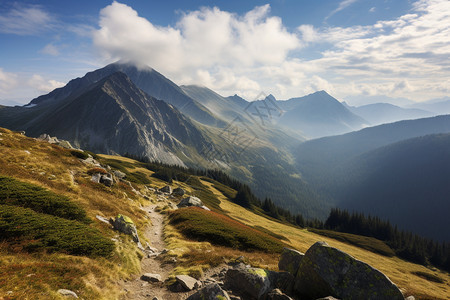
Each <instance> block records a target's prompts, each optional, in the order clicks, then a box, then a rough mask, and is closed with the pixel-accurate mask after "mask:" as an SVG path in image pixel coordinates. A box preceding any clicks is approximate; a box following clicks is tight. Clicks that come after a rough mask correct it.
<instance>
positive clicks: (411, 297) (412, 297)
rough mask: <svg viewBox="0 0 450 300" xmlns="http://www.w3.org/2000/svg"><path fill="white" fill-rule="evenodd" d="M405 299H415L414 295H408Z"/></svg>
mask: <svg viewBox="0 0 450 300" xmlns="http://www.w3.org/2000/svg"><path fill="white" fill-rule="evenodd" d="M405 300H416V298H415V297H414V296H408V297H406V298H405Z"/></svg>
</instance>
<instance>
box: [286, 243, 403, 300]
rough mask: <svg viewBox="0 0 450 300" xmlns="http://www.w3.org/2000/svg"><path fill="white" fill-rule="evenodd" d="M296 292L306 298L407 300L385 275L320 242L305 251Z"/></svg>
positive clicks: (296, 283)
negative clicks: (333, 297) (330, 296)
mask: <svg viewBox="0 0 450 300" xmlns="http://www.w3.org/2000/svg"><path fill="white" fill-rule="evenodd" d="M294 291H295V293H296V295H297V296H299V297H300V298H302V297H303V298H306V299H317V298H320V297H327V296H329V295H333V296H336V297H339V298H342V299H374V300H375V299H377V300H383V299H386V300H387V299H390V300H396V299H399V300H403V299H404V298H403V295H402V293H401V292H400V290H399V289H398V287H397V286H396V285H395V284H394V283H392V281H390V280H389V278H387V277H386V275H384V274H383V273H381V272H380V271H378V270H376V269H374V268H372V267H371V266H369V265H368V264H366V263H364V262H362V261H359V260H356V259H355V258H353V257H351V256H350V255H348V254H347V253H344V252H342V251H340V250H338V249H336V248H333V247H330V246H329V245H328V244H327V243H325V242H317V243H315V244H314V245H313V246H311V248H309V249H308V251H306V253H305V256H304V257H303V258H302V260H301V262H300V266H299V269H298V271H297V275H296V278H295V284H294Z"/></svg>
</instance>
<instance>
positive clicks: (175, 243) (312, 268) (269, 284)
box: [0, 129, 450, 300]
mask: <svg viewBox="0 0 450 300" xmlns="http://www.w3.org/2000/svg"><path fill="white" fill-rule="evenodd" d="M0 154H1V155H0V176H7V177H9V178H13V179H14V180H15V181H19V182H23V184H16V185H15V189H16V192H18V193H19V194H20V193H23V192H25V191H26V192H27V193H28V195H30V192H33V191H34V192H36V191H42V190H44V194H43V195H53V196H51V197H52V199H53V200H52V201H59V200H58V199H61V197H62V196H64V197H67V198H64V199H65V200H64V202H63V203H64V204H63V205H66V204H67V203H68V202H69V203H74V204H76V207H78V208H79V209H81V211H84V212H85V218H87V219H88V221H89V222H85V223H84V224H87V225H83V226H87V227H88V228H91V229H95V230H96V231H97V232H100V233H101V235H102V236H103V237H105V238H106V239H105V241H103V242H105V243H108V241H109V242H112V243H113V245H114V249H112V253H111V256H107V257H102V256H88V255H85V254H80V253H78V254H75V255H74V254H68V253H66V252H64V251H60V250H58V249H56V248H54V245H55V244H51V243H50V244H47V245H48V246H46V244H43V243H36V242H37V240H35V239H28V237H29V235H28V234H29V233H33V231H32V230H34V229H33V226H34V225H39V224H38V223H28V225H27V227H26V228H23V227H22V228H21V230H29V231H25V232H27V233H28V234H27V235H23V236H22V239H21V240H20V243H18V240H17V239H14V238H10V237H9V236H7V235H5V233H6V232H10V231H6V230H2V231H0V239H1V243H2V247H1V248H0V261H1V262H2V263H1V264H0V283H1V284H0V297H4V298H21V299H25V298H33V299H48V298H52V299H65V297H66V296H63V295H77V296H78V297H80V298H85V299H147V298H149V297H150V298H152V297H158V298H160V299H169V300H171V299H187V298H188V297H192V298H190V299H197V298H195V297H199V296H201V295H202V294H204V293H208V295H210V293H211V292H212V291H219V292H221V291H222V292H226V294H229V295H232V296H234V297H237V296H238V297H241V299H253V297H255V295H256V297H259V296H263V295H267V296H268V297H279V296H280V295H281V296H283V295H282V294H285V295H286V294H289V295H290V296H291V297H293V298H294V299H297V298H298V297H300V295H302V299H304V296H305V295H307V299H316V298H317V297H322V296H325V294H326V295H334V296H335V297H341V298H345V297H346V295H349V294H348V293H350V295H357V294H356V293H367V292H369V293H372V292H371V291H374V292H377V293H381V292H382V291H385V290H386V291H391V292H393V293H395V295H396V297H398V299H402V298H403V297H404V296H409V295H415V296H418V297H420V298H421V297H432V298H435V299H445V298H446V295H448V282H450V277H449V275H448V274H447V273H444V272H440V271H438V270H430V269H428V268H426V267H424V266H419V265H415V264H411V263H407V262H405V261H402V260H400V259H398V258H396V257H388V256H383V255H380V254H377V253H373V252H370V251H367V250H365V249H363V248H361V247H357V246H353V245H349V244H346V243H343V242H340V241H337V240H334V239H332V238H328V237H324V236H320V235H317V234H315V233H313V232H309V231H308V230H307V229H301V228H296V227H293V226H292V225H287V224H284V223H283V222H280V221H277V220H274V219H272V218H270V217H268V216H265V215H263V214H261V212H256V213H255V212H254V211H251V210H248V209H245V208H243V207H241V206H239V205H237V204H235V203H234V202H233V197H234V196H233V195H235V194H236V191H235V190H233V189H232V188H230V187H227V186H225V185H223V184H221V183H220V182H217V181H215V180H213V179H211V178H208V177H206V176H196V175H191V176H190V177H189V180H188V181H185V182H182V181H176V180H174V181H173V182H172V183H170V184H169V183H168V182H165V181H163V180H161V179H159V178H158V177H156V176H155V174H156V173H158V172H160V170H161V169H158V168H162V167H163V166H162V165H156V164H153V165H152V164H145V163H141V162H138V161H134V160H132V159H128V158H123V157H118V156H107V155H104V156H97V155H94V154H92V155H93V157H89V156H88V153H86V152H82V151H74V150H70V149H63V148H61V147H59V146H55V145H52V144H49V143H47V142H45V141H39V140H35V139H32V138H28V137H26V136H24V135H22V134H20V133H14V132H11V131H9V130H6V129H0ZM98 174H100V175H101V176H106V177H109V176H110V178H111V179H112V180H111V181H109V183H108V184H106V182H103V183H102V182H99V181H97V177H98V176H97V175H98ZM30 185H31V186H33V187H34V188H33V189H24V187H28V186H30ZM167 185H170V186H171V187H172V188H178V191H177V193H175V190H172V189H170V188H167ZM35 186H36V187H40V188H41V189H42V190H39V189H36V187H35ZM180 188H181V189H182V190H183V191H184V193H185V194H186V195H189V196H195V197H198V198H199V199H201V202H202V203H203V204H204V205H205V206H206V207H208V208H210V209H211V210H210V211H209V210H206V209H201V208H198V207H185V208H177V204H178V203H180V200H181V199H182V198H183V196H180V194H179V192H180V191H179V190H180ZM39 193H41V192H39ZM0 196H3V194H2V195H0ZM0 199H1V200H0V201H2V203H1V204H0V206H1V208H2V210H1V213H0V226H2V229H5V228H7V229H8V230H16V229H15V228H16V227H15V226H12V227H11V226H9V225H11V224H12V225H14V224H15V223H14V222H17V221H18V220H19V219H17V218H16V219H10V218H9V217H7V216H9V215H11V213H12V212H14V213H15V214H16V215H17V214H18V215H20V216H21V218H22V219H26V218H30V217H33V216H34V215H35V214H44V213H43V212H40V213H38V212H36V211H34V210H37V209H40V208H42V204H43V203H45V202H42V201H40V200H39V199H42V200H43V198H35V199H36V200H35V201H34V202H33V203H31V204H33V206H28V208H24V207H23V206H24V205H28V204H30V203H28V202H25V203H17V202H15V203H13V202H11V201H10V200H8V199H7V198H5V197H0ZM5 199H7V200H6V202H5ZM52 203H53V202H52ZM54 203H59V202H54ZM30 207H31V208H30ZM32 211H33V212H32ZM4 212H7V214H5V213H4ZM47 212H48V211H47ZM46 214H47V213H46ZM5 216H6V217H5ZM48 218H50V217H49V216H47V217H46V218H45V219H46V220H47V219H48ZM51 218H57V220H58V222H76V221H61V220H60V219H62V218H61V217H57V216H52V217H51ZM109 218H111V220H114V222H112V223H110V222H109V221H108V219H109ZM118 219H122V220H125V223H123V225H124V227H123V229H125V228H129V229H131V231H130V232H131V233H133V234H136V235H137V237H138V239H140V242H141V244H142V248H141V247H140V246H139V245H138V244H136V242H135V240H136V239H134V236H133V237H132V236H131V235H129V234H127V233H123V232H121V231H119V230H122V229H120V228H119V227H113V226H112V225H111V224H116V222H117V220H118ZM30 224H32V225H33V226H30ZM5 226H6V227H5ZM8 226H9V227H8ZM46 228H47V229H46V230H41V231H40V238H46V241H50V240H51V236H48V234H53V233H52V231H51V230H50V231H49V230H48V229H51V226H50V227H49V226H47V227H46ZM67 228H70V227H67ZM67 228H66V227H65V228H64V230H66V229H67ZM133 228H134V229H133ZM61 229H62V228H61ZM136 229H137V230H136ZM124 231H125V232H127V230H124ZM130 232H129V233H130ZM74 236H76V237H78V240H77V241H76V243H74V244H75V245H80V244H82V245H84V244H83V243H81V242H82V241H83V238H87V237H83V236H81V235H80V236H78V235H74ZM237 237H241V239H237ZM133 239H134V240H133ZM63 240H64V241H70V239H66V238H64V239H63ZM319 240H321V241H326V243H327V244H328V245H329V246H328V245H327V244H325V243H316V242H317V241H319ZM71 243H72V242H71ZM230 245H234V247H230ZM284 245H286V246H288V247H290V248H293V249H297V250H298V251H301V252H304V253H305V252H306V253H305V255H303V254H301V253H299V252H298V251H293V250H286V251H284V252H283V253H282V249H283V246H284ZM42 247H44V248H42ZM45 247H47V248H45ZM52 247H53V248H52ZM51 249H53V250H51ZM76 249H82V248H76ZM100 249H102V248H100ZM342 251H345V252H342ZM347 253H348V254H350V255H351V256H350V255H348V254H347ZM353 257H354V258H355V259H354V258H353ZM298 258H300V259H298ZM367 264H369V265H370V266H372V267H375V268H376V269H377V270H375V269H372V268H371V267H370V266H369V265H367ZM330 269H333V270H334V272H331V273H329V272H325V273H324V272H323V270H330ZM342 270H346V271H347V272H344V273H345V274H344V273H342V277H339V278H341V279H342V280H337V281H336V280H335V279H333V278H335V276H330V274H341V273H340V272H342ZM368 270H369V271H370V272H369V271H368ZM279 271H282V272H279ZM283 271H284V272H283ZM379 271H381V272H383V273H384V274H385V275H386V276H388V277H389V278H390V280H392V281H393V282H394V283H395V284H396V285H397V286H398V288H399V289H400V290H399V289H396V287H395V285H393V284H392V282H391V281H390V280H389V279H388V278H387V277H385V276H384V275H383V274H382V273H380V272H379ZM150 272H152V273H153V274H148V273H150ZM155 272H158V274H155ZM366 272H368V273H366ZM186 275H187V276H186ZM366 275H367V276H366ZM352 276H353V277H352ZM354 276H356V277H357V279H358V283H356V284H355V283H353V284H352V285H345V284H342V282H346V281H348V280H351V281H352V282H353V281H354ZM371 276H372V277H374V278H377V279H376V280H375V281H371V280H370V278H371ZM380 276H381V277H380ZM424 276H428V277H427V278H433V279H436V278H437V279H439V280H441V283H437V282H432V281H429V280H427V279H425V278H424ZM292 278H295V281H292V280H291V279H292ZM311 278H315V279H317V284H319V283H320V286H317V285H315V284H312V283H313V281H311ZM363 278H364V279H363ZM380 278H381V279H383V280H380ZM305 279H307V280H305ZM255 282H259V283H261V284H260V285H257V284H254V283H255ZM289 282H295V285H294V287H292V289H291V287H289V284H288V283H289ZM314 282H315V281H314ZM381 282H383V286H384V287H382V284H381ZM367 286H371V289H368V288H367ZM203 287H205V289H202V288H203ZM242 287H245V288H242ZM349 287H350V288H351V289H350V288H349ZM276 288H278V290H276ZM210 289H212V291H210ZM244 291H245V293H247V294H242V293H244ZM400 291H401V292H402V293H403V295H402V293H401V292H400ZM424 291H425V292H424ZM199 294H200V295H199ZM223 294H224V295H223V297H225V299H227V298H226V294H225V293H223ZM277 295H278V296H277ZM361 295H363V294H361ZM283 297H286V296H283ZM390 297H391V298H388V299H392V297H393V296H392V295H391V296H390ZM369 298H370V297H369ZM269 299H277V298H269ZM377 299H379V298H377Z"/></svg>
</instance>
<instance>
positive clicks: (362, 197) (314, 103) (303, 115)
mask: <svg viewBox="0 0 450 300" xmlns="http://www.w3.org/2000/svg"><path fill="white" fill-rule="evenodd" d="M446 101H447V100H446V99H443V101H438V102H436V103H429V104H430V105H431V104H433V105H436V107H441V108H442V107H444V106H445V105H446V104H445V102H446ZM434 114H436V112H435V111H434V110H431V109H430V110H428V109H426V108H424V109H418V108H414V109H413V108H402V107H398V106H394V105H390V104H385V103H376V104H371V105H365V106H359V107H351V106H348V105H346V104H345V103H341V102H339V101H338V100H337V99H335V98H333V97H332V96H330V95H329V94H328V93H326V92H325V91H318V92H316V93H313V94H310V95H307V96H304V97H298V98H291V99H288V100H277V99H275V97H274V96H273V95H269V96H267V97H266V98H265V99H261V100H258V101H254V102H249V101H247V100H245V99H243V98H241V97H240V96H238V95H234V96H230V97H223V96H221V95H219V94H217V93H216V92H214V91H212V90H211V89H208V88H206V87H200V86H192V85H191V86H177V85H176V84H175V83H173V82H172V81H170V80H169V79H168V78H166V77H164V76H163V75H162V74H160V73H158V72H157V71H156V70H153V69H152V68H150V67H147V66H137V65H135V64H132V63H124V62H118V63H114V64H110V65H108V66H106V67H104V68H101V69H99V70H95V71H93V72H89V73H87V74H86V75H85V76H84V77H81V78H76V79H73V80H71V81H70V82H69V83H68V84H67V85H66V86H64V87H62V88H58V89H55V90H54V91H52V92H50V93H48V94H46V95H42V96H40V97H38V98H36V99H33V100H32V101H31V102H30V103H29V104H28V105H25V106H21V107H20V106H15V107H8V106H0V126H2V127H6V128H9V129H13V130H24V131H26V132H27V135H29V136H32V137H38V136H39V135H40V134H42V133H48V134H50V135H52V136H57V137H58V138H61V139H65V140H68V141H70V142H71V143H72V144H73V145H75V146H76V147H81V148H84V149H87V150H92V151H94V152H101V153H109V154H120V155H125V154H129V155H133V156H136V157H145V158H147V159H150V160H156V161H161V162H164V163H168V164H178V165H186V166H189V167H197V168H203V169H215V168H218V169H221V170H224V171H226V172H227V173H228V174H230V175H231V176H233V177H235V178H237V179H239V180H241V181H243V182H245V183H247V184H248V185H250V186H251V187H252V189H253V190H254V193H255V194H256V195H257V196H258V197H260V198H262V199H264V198H265V197H270V198H271V199H272V200H273V202H274V203H276V204H277V205H279V206H282V207H284V208H285V209H287V210H289V211H291V212H292V213H302V214H303V215H304V216H305V217H309V218H312V217H318V218H321V219H324V218H325V217H326V216H327V214H328V212H329V210H330V208H331V207H332V206H340V207H345V208H348V209H350V210H351V209H359V210H361V211H364V212H368V213H376V214H378V215H379V216H380V217H386V218H390V219H392V221H395V222H399V225H400V226H403V227H404V228H409V229H412V230H415V231H416V232H421V233H423V234H427V235H429V236H433V237H436V238H443V239H446V238H447V237H445V236H441V235H433V234H432V233H431V229H430V228H429V227H427V226H426V225H424V224H423V222H424V219H423V218H422V219H421V218H419V217H417V211H418V209H419V207H420V205H425V204H424V203H426V201H429V197H431V196H432V197H434V198H433V199H435V200H436V202H433V203H434V204H433V205H434V206H433V207H438V206H439V205H441V207H446V206H445V205H444V204H442V203H441V202H442V201H443V200H442V199H443V198H441V196H442V195H443V194H445V193H446V192H447V190H446V189H445V188H444V187H443V186H442V185H443V184H444V183H443V181H442V180H443V179H442V178H441V177H439V176H441V175H440V174H447V173H445V172H446V170H447V169H446V166H447V163H448V161H449V160H450V156H447V155H446V153H447V152H446V151H447V150H446V148H445V147H447V145H448V144H447V140H448V136H440V135H438V134H446V133H450V115H446V116H437V117H431V118H422V119H417V118H420V117H428V116H431V115H434ZM400 119H402V120H404V119H414V120H407V121H399V122H395V123H388V124H383V125H378V126H374V127H368V126H372V125H373V124H381V123H386V122H391V121H397V120H400ZM339 134H340V135H339ZM427 135H433V136H432V137H428V138H423V139H422V138H421V137H422V136H427ZM312 138H316V139H312ZM311 139H312V140H311ZM408 139H414V140H411V141H409V142H406V140H408ZM404 141H405V143H404V144H403V142H404ZM396 143H399V144H396ZM408 147H411V151H410V150H409V149H408ZM433 151H437V152H433ZM423 155H428V156H430V157H429V158H427V160H423V159H422V156H423ZM421 161H423V162H424V163H425V164H426V166H421V165H418V164H416V162H421ZM438 162H441V165H439V166H438V165H437V164H438ZM441 167H442V168H441ZM422 169H423V174H426V176H427V178H424V177H423V176H422V175H423V174H419V173H420V172H421V171H422ZM433 170H434V171H435V172H434V171H433ZM383 174H386V176H383ZM393 174H397V175H396V177H395V178H394V177H392V176H393ZM445 176H446V175H445ZM386 178H389V180H390V181H389V182H390V185H389V184H387V182H386V181H384V180H385V179H386ZM414 178H420V180H418V181H417V180H416V181H415V180H413V179H414ZM420 183H423V184H422V185H421V184H420ZM409 185H414V189H409V190H413V191H414V195H411V193H410V192H408V189H407V188H406V187H407V186H409ZM430 189H432V190H433V191H436V193H435V194H433V193H434V192H431V190H430ZM371 195H378V196H377V197H378V198H380V197H383V199H382V200H380V199H378V200H377V199H376V197H375V196H373V197H372V196H371ZM430 195H431V196H430ZM412 196H414V197H412ZM407 199H412V200H411V201H414V205H411V206H410V209H411V212H409V213H408V214H406V213H404V212H402V211H401V210H399V209H400V207H401V208H403V209H405V207H406V203H407V202H405V201H407ZM376 201H379V203H380V205H379V206H378V207H377V209H373V210H370V208H371V207H373V206H376V205H377V204H376V203H375V202H376ZM393 201H396V202H398V203H401V205H400V204H399V205H398V206H397V207H395V209H393V208H392V207H390V206H389V205H388V204H389V203H394V202H393ZM433 201H434V200H433ZM384 202H386V205H385V204H383V203H384ZM430 203H431V202H430ZM408 207H409V206H408ZM396 209H397V210H396ZM430 209H431V208H430ZM436 209H437V208H436ZM394 212H395V213H394ZM431 213H432V210H430V211H427V214H428V215H430V214H431ZM394 214H399V215H404V216H409V220H408V218H407V217H405V218H400V217H399V218H397V217H396V216H394ZM436 216H437V219H438V220H437V221H436V222H438V223H439V222H441V221H442V220H441V215H440V214H439V212H436ZM411 219H414V220H416V223H417V224H416V225H417V226H416V225H414V226H415V227H414V226H410V225H411V224H410V223H412V220H411ZM439 224H441V225H442V222H441V223H439ZM433 226H434V225H433ZM418 227H421V228H423V230H418ZM416 229H417V230H416Z"/></svg>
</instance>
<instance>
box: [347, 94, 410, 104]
mask: <svg viewBox="0 0 450 300" xmlns="http://www.w3.org/2000/svg"><path fill="white" fill-rule="evenodd" d="M345 101H346V102H347V103H350V104H351V105H353V106H362V105H367V104H375V103H388V104H392V105H397V106H401V107H410V106H411V105H414V104H415V102H414V101H413V100H411V99H407V98H401V97H399V98H393V97H389V96H385V95H378V96H348V97H346V98H345Z"/></svg>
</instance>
